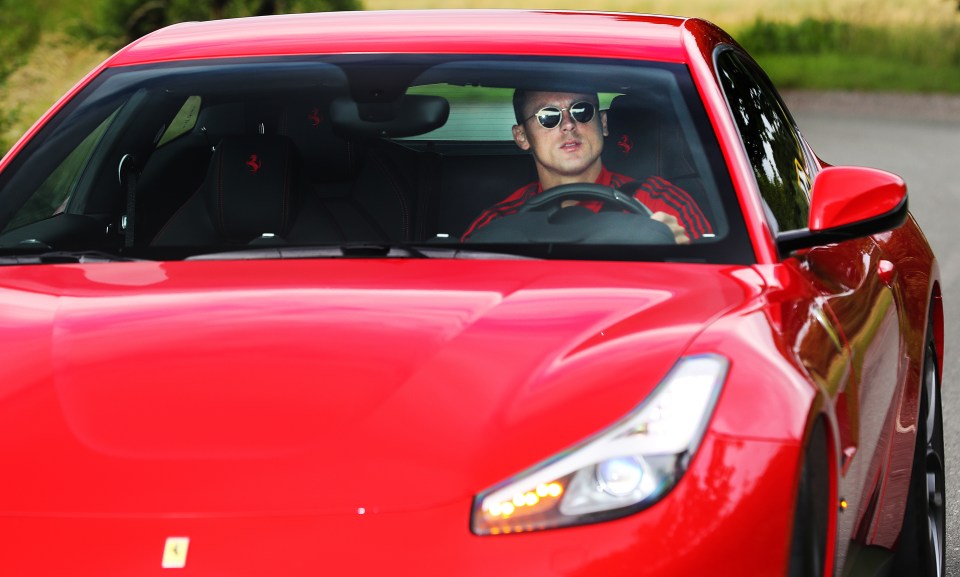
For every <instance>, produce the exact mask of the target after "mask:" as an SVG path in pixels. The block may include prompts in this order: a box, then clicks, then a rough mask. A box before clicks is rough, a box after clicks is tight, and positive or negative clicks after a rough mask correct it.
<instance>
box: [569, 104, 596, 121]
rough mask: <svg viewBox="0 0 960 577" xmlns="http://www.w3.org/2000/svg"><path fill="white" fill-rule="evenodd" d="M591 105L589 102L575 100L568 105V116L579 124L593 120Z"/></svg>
mask: <svg viewBox="0 0 960 577" xmlns="http://www.w3.org/2000/svg"><path fill="white" fill-rule="evenodd" d="M593 113H594V109H593V105H592V104H590V103H589V102H577V103H576V104H574V105H573V106H571V107H570V116H572V117H573V119H574V120H576V121H577V122H579V123H580V124H586V123H588V122H590V121H591V120H593Z"/></svg>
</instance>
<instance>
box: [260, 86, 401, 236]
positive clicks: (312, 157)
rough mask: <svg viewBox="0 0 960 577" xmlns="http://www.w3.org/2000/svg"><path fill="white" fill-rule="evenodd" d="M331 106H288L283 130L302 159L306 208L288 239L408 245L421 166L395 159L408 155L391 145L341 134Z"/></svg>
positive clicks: (310, 102) (312, 102)
mask: <svg viewBox="0 0 960 577" xmlns="http://www.w3.org/2000/svg"><path fill="white" fill-rule="evenodd" d="M328 107H329V101H328V100H326V99H324V98H317V99H309V98H306V99H298V100H294V101H292V102H289V103H288V104H287V105H286V107H285V113H284V115H283V119H282V120H281V123H280V126H279V128H278V130H279V132H280V133H281V134H284V135H286V136H288V137H289V138H290V139H291V141H292V142H293V143H294V146H295V147H296V149H297V151H298V156H299V158H301V159H302V169H301V170H300V172H299V187H300V190H301V197H302V200H303V205H302V208H301V211H300V214H299V217H298V220H297V222H296V223H295V224H294V226H293V229H292V230H291V231H290V235H289V240H290V241H291V242H296V243H307V242H343V241H361V242H400V241H405V240H409V239H410V237H411V231H412V220H413V217H414V207H413V201H412V197H413V190H414V187H413V186H412V185H411V184H410V183H411V182H414V181H415V169H416V163H415V162H412V161H411V162H407V161H406V159H404V160H398V158H397V157H392V156H391V153H392V154H394V155H397V154H403V152H402V151H401V150H400V147H398V146H396V145H393V146H392V148H391V145H392V143H390V142H388V141H382V140H378V139H367V140H360V139H356V138H351V137H350V136H349V135H341V134H338V133H336V132H335V131H334V129H333V126H332V124H331V122H330V118H329V112H328ZM404 165H406V166H407V167H408V169H409V170H404V169H403V167H404ZM411 171H412V172H411Z"/></svg>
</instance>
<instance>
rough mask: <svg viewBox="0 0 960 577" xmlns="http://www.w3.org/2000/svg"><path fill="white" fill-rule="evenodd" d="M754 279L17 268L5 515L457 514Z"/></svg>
mask: <svg viewBox="0 0 960 577" xmlns="http://www.w3.org/2000/svg"><path fill="white" fill-rule="evenodd" d="M757 290H758V286H757V284H756V283H755V280H754V277H753V276H752V275H751V273H750V271H749V269H743V268H736V267H717V266H708V265H694V266H691V265H670V264H643V263H589V262H587V263H583V262H540V261H532V262H531V261H516V262H514V261H434V260H368V261H363V260H359V261H357V260H326V261H250V262H202V263H201V262H179V263H151V262H140V263H112V264H96V265H57V266H35V267H9V268H5V269H2V270H0V310H3V311H4V314H3V315H2V318H0V324H2V326H3V335H4V337H5V338H4V339H3V342H4V343H5V344H4V346H3V348H2V352H0V361H2V362H0V399H2V402H0V439H2V440H0V451H2V455H0V459H2V462H3V465H4V468H5V470H6V471H7V473H5V477H6V478H7V481H6V482H5V485H6V490H5V491H4V492H3V493H2V496H0V511H6V512H12V511H19V512H28V513H30V514H77V513H94V512H105V513H116V514H130V513H134V512H136V513H158V514H168V513H198V512H212V513H218V512H222V513H225V512H248V513H268V512H272V513H290V512H304V511H307V512H316V513H322V514H333V513H338V512H350V511H356V510H357V508H358V507H363V508H366V509H368V510H371V511H384V512H386V511H402V510H405V509H412V508H423V507H429V506H434V505H442V504H449V503H452V502H455V501H457V500H461V499H465V498H469V497H470V496H471V495H473V494H475V493H476V492H477V491H479V490H482V489H484V488H486V487H487V486H489V485H490V484H491V483H495V482H497V481H500V480H502V479H504V478H506V477H509V476H511V475H513V474H516V473H517V472H519V471H521V470H523V469H525V468H527V467H529V466H531V465H533V464H534V463H536V462H538V461H540V460H542V459H544V458H547V457H550V456H552V455H553V454H554V453H556V452H557V451H560V450H563V449H565V448H568V447H569V446H571V445H573V444H575V443H577V442H579V441H581V440H583V439H584V438H585V437H587V436H589V435H591V434H593V433H595V432H597V431H599V430H601V429H603V428H605V427H607V426H609V425H610V424H612V423H613V422H614V421H616V420H617V419H619V418H620V417H622V416H623V415H624V414H626V413H627V412H629V411H630V410H631V409H632V408H633V407H635V406H636V405H637V404H638V403H640V402H641V401H642V400H643V398H644V397H645V396H646V394H647V393H648V392H649V391H650V390H651V388H652V387H654V386H655V385H656V384H657V383H658V382H659V381H660V380H661V379H662V378H663V376H664V375H665V374H666V373H667V371H668V370H669V369H670V367H671V366H672V365H673V364H674V363H675V361H676V359H677V358H678V357H679V356H680V355H682V354H683V353H684V351H685V349H686V348H687V347H688V345H689V344H690V342H691V340H692V339H693V338H694V337H695V336H696V335H697V334H698V333H699V332H700V331H701V330H702V329H703V328H704V327H705V326H706V325H707V324H708V323H710V322H711V321H712V320H713V319H715V318H716V317H717V316H718V315H721V314H723V313H724V312H725V311H728V310H730V309H731V308H732V307H736V306H738V305H742V304H743V303H744V302H745V301H746V300H748V299H749V298H751V295H754V294H755V293H756V291H757ZM11 472H16V474H15V475H14V474H11Z"/></svg>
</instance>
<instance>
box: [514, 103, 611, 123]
mask: <svg viewBox="0 0 960 577" xmlns="http://www.w3.org/2000/svg"><path fill="white" fill-rule="evenodd" d="M564 110H568V111H570V118H572V119H574V120H575V121H577V122H578V123H579V124H586V123H588V122H590V121H591V120H593V115H594V114H595V113H596V107H594V105H593V104H590V103H589V102H574V103H573V104H571V105H570V107H569V108H557V107H556V106H544V107H543V108H541V109H540V110H538V111H537V112H536V114H532V115H530V116H528V117H527V118H526V119H525V120H524V122H526V121H527V120H530V119H531V118H534V117H535V118H536V119H537V122H539V123H540V126H542V127H544V128H547V129H550V128H556V127H558V126H560V123H561V122H562V121H563V111H564Z"/></svg>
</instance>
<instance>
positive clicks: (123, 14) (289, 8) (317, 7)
mask: <svg viewBox="0 0 960 577" xmlns="http://www.w3.org/2000/svg"><path fill="white" fill-rule="evenodd" d="M92 7H93V17H92V19H91V21H88V22H84V23H82V24H80V25H78V26H77V27H76V30H75V31H76V32H79V34H80V35H82V36H86V37H89V38H96V39H99V40H100V41H101V42H102V43H103V44H105V45H106V46H109V47H111V48H119V47H120V46H122V45H124V44H126V43H128V42H130V41H132V40H135V39H137V38H139V37H141V36H143V35H145V34H149V33H150V32H153V31H154V30H157V29H159V28H162V27H164V26H167V25H169V24H174V23H177V22H185V21H191V20H217V19H221V18H239V17H244V16H265V15H269V14H287V13H295V12H330V11H336V10H361V9H362V8H363V6H362V4H361V0H93V2H92Z"/></svg>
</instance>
